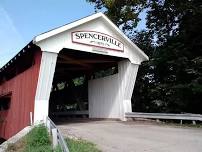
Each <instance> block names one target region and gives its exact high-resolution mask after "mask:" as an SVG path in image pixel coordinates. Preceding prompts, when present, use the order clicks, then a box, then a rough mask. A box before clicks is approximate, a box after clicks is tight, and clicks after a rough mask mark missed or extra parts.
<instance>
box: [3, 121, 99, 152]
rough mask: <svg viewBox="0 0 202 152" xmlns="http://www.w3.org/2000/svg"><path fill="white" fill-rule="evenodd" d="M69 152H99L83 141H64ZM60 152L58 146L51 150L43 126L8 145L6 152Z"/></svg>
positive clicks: (93, 146) (48, 137) (92, 145)
mask: <svg viewBox="0 0 202 152" xmlns="http://www.w3.org/2000/svg"><path fill="white" fill-rule="evenodd" d="M66 142H67V145H68V148H69V150H70V152H101V151H100V150H98V149H97V147H96V145H95V144H93V143H91V142H88V141H85V140H81V139H79V140H74V139H66ZM53 151H54V152H62V150H61V149H60V147H59V146H58V147H57V148H56V149H54V150H53V149H52V144H51V140H50V136H49V134H48V131H47V129H46V127H45V126H44V125H39V126H36V127H34V128H33V129H32V130H31V131H30V132H29V133H28V134H27V135H26V136H25V137H23V138H22V139H21V140H20V141H18V142H17V143H15V144H9V145H8V148H7V150H6V152H53Z"/></svg>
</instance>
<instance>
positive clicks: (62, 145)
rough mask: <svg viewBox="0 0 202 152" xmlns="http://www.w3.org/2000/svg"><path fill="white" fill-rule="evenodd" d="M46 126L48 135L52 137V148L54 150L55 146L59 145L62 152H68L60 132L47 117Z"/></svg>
mask: <svg viewBox="0 0 202 152" xmlns="http://www.w3.org/2000/svg"><path fill="white" fill-rule="evenodd" d="M46 125H47V127H48V130H49V133H51V134H52V137H53V148H56V147H57V145H58V144H59V145H60V148H61V149H62V151H63V152H69V149H68V147H67V144H66V142H65V140H64V138H63V136H62V134H61V132H60V130H59V129H58V128H57V126H56V125H55V124H54V122H53V121H52V120H51V119H50V118H49V117H47V119H46Z"/></svg>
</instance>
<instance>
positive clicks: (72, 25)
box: [0, 13, 149, 73]
mask: <svg viewBox="0 0 202 152" xmlns="http://www.w3.org/2000/svg"><path fill="white" fill-rule="evenodd" d="M98 18H102V19H104V20H105V21H106V22H107V23H108V24H109V25H110V26H111V27H112V28H113V29H114V30H115V31H116V32H117V33H118V34H119V35H120V36H121V37H122V38H123V39H124V40H126V41H127V43H128V44H130V45H131V46H132V47H133V48H134V49H135V50H136V51H138V53H139V54H140V55H141V57H142V58H143V61H146V60H149V58H148V56H147V55H146V54H145V53H144V52H143V51H142V50H141V49H140V48H139V47H137V46H136V45H135V44H134V43H133V42H132V41H131V40H130V39H129V38H128V37H127V36H126V35H125V34H124V33H123V32H122V31H121V30H120V29H119V28H118V27H117V26H116V25H115V24H114V23H113V22H112V21H111V20H110V19H108V18H107V17H106V16H105V15H104V14H103V13H96V14H93V15H90V16H87V17H84V18H82V19H79V20H76V21H74V22H71V23H69V24H66V25H64V26H61V27H58V28H55V29H53V30H50V31H48V32H45V33H42V34H40V35H38V36H36V37H34V38H33V40H32V41H31V42H30V43H29V44H27V45H26V46H25V47H24V48H23V49H22V50H21V51H20V52H19V53H17V55H16V56H14V57H13V58H12V59H11V60H10V61H8V62H7V63H6V64H5V65H4V66H3V67H2V68H0V73H1V72H3V71H4V70H5V69H7V67H8V66H9V65H11V64H14V62H13V61H14V60H17V59H18V57H19V56H20V55H21V54H22V53H24V52H25V51H27V50H29V48H30V46H33V45H34V46H35V44H36V45H37V43H38V42H40V41H43V40H45V39H48V38H50V37H52V36H55V35H57V34H59V33H62V32H64V31H67V30H70V29H73V28H75V27H77V26H79V25H82V24H84V23H87V22H90V21H92V20H95V19H98Z"/></svg>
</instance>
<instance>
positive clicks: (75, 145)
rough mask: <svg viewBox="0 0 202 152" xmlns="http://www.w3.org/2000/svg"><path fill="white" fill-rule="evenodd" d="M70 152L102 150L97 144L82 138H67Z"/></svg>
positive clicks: (97, 151)
mask: <svg viewBox="0 0 202 152" xmlns="http://www.w3.org/2000/svg"><path fill="white" fill-rule="evenodd" d="M66 142H67V144H68V148H69V151H70V152H101V151H100V150H99V149H98V148H97V146H96V145H95V144H93V143H91V142H88V141H86V140H82V139H69V138H68V139H66Z"/></svg>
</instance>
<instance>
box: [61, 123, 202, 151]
mask: <svg viewBox="0 0 202 152" xmlns="http://www.w3.org/2000/svg"><path fill="white" fill-rule="evenodd" d="M58 127H59V129H60V130H61V132H62V133H63V135H64V136H66V137H67V136H73V137H76V138H82V139H86V140H88V141H91V142H93V143H95V144H97V146H98V148H99V149H100V150H102V151H103V152H202V128H188V127H179V126H171V125H170V126H169V125H158V124H155V123H144V122H119V121H82V122H78V121H77V122H69V123H63V124H59V125H58Z"/></svg>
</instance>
